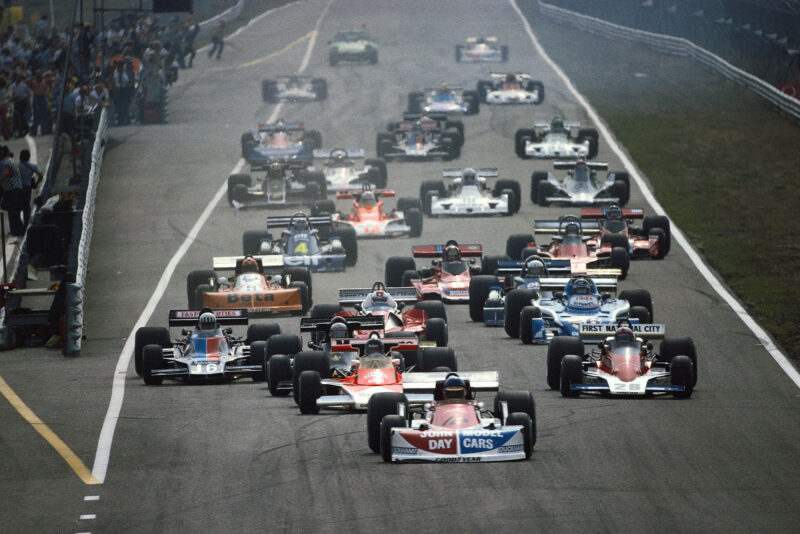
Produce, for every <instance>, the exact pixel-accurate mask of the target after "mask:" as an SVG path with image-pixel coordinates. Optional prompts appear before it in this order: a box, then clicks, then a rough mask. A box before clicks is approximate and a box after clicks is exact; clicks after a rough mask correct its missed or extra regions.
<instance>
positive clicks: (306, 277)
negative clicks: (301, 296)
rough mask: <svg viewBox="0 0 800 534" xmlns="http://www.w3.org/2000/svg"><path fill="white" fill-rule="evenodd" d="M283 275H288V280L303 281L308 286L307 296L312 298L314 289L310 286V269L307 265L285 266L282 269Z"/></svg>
mask: <svg viewBox="0 0 800 534" xmlns="http://www.w3.org/2000/svg"><path fill="white" fill-rule="evenodd" d="M283 275H284V276H288V277H289V281H290V282H304V283H305V284H306V285H307V286H308V298H309V300H312V301H313V300H314V289H313V288H312V286H311V271H309V270H308V267H286V269H284V271H283Z"/></svg>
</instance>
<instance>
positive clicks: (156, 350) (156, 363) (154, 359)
mask: <svg viewBox="0 0 800 534" xmlns="http://www.w3.org/2000/svg"><path fill="white" fill-rule="evenodd" d="M163 368H164V356H163V353H162V352H161V346H160V345H145V346H144V349H142V379H143V380H144V383H145V384H147V385H148V386H157V385H159V384H161V382H163V380H164V379H163V378H161V377H160V376H153V371H154V370H156V369H163Z"/></svg>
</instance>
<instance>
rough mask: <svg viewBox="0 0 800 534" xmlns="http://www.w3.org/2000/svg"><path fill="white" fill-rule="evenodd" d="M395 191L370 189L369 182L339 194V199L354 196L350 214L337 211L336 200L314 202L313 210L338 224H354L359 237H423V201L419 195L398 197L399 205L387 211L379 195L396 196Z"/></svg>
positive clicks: (353, 226)
mask: <svg viewBox="0 0 800 534" xmlns="http://www.w3.org/2000/svg"><path fill="white" fill-rule="evenodd" d="M393 196H394V191H391V190H388V189H374V190H373V189H370V188H369V186H368V185H367V186H366V187H365V189H364V190H363V191H362V192H360V193H339V194H338V195H336V198H337V199H341V198H352V199H353V209H352V210H351V211H350V214H348V215H343V214H341V213H338V212H336V211H335V210H336V206H335V205H334V203H333V201H332V200H321V201H317V202H315V203H314V208H313V210H312V213H314V214H322V213H326V212H327V213H330V214H331V216H332V218H333V221H334V223H338V224H341V225H343V226H350V227H352V228H353V229H354V230H355V232H356V235H357V236H358V237H398V236H401V235H407V236H409V237H419V236H420V234H422V210H421V208H422V204H421V203H420V201H419V200H417V199H416V198H401V199H398V200H397V208H396V209H393V210H389V211H385V210H384V207H383V201H382V200H380V201H379V200H378V197H393Z"/></svg>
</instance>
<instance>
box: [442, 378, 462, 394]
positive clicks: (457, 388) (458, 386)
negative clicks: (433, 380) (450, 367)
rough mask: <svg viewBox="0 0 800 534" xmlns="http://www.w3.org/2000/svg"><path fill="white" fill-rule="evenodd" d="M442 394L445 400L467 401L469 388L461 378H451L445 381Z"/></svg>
mask: <svg viewBox="0 0 800 534" xmlns="http://www.w3.org/2000/svg"><path fill="white" fill-rule="evenodd" d="M442 394H443V395H444V398H445V399H466V398H467V386H466V384H465V383H464V380H463V379H462V378H461V377H460V376H455V375H454V376H449V377H447V379H446V380H445V381H444V388H443V389H442Z"/></svg>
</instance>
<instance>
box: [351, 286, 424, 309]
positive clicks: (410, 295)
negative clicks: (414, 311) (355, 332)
mask: <svg viewBox="0 0 800 534" xmlns="http://www.w3.org/2000/svg"><path fill="white" fill-rule="evenodd" d="M384 291H385V292H386V293H388V294H389V296H390V297H392V298H393V299H394V301H395V302H398V303H399V302H406V303H409V302H417V290H416V288H414V287H387V288H386V289H384ZM370 293H372V289H369V288H365V289H340V290H339V304H340V305H341V306H352V305H354V304H361V302H362V301H363V300H364V299H365V298H367V295H369V294H370Z"/></svg>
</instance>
